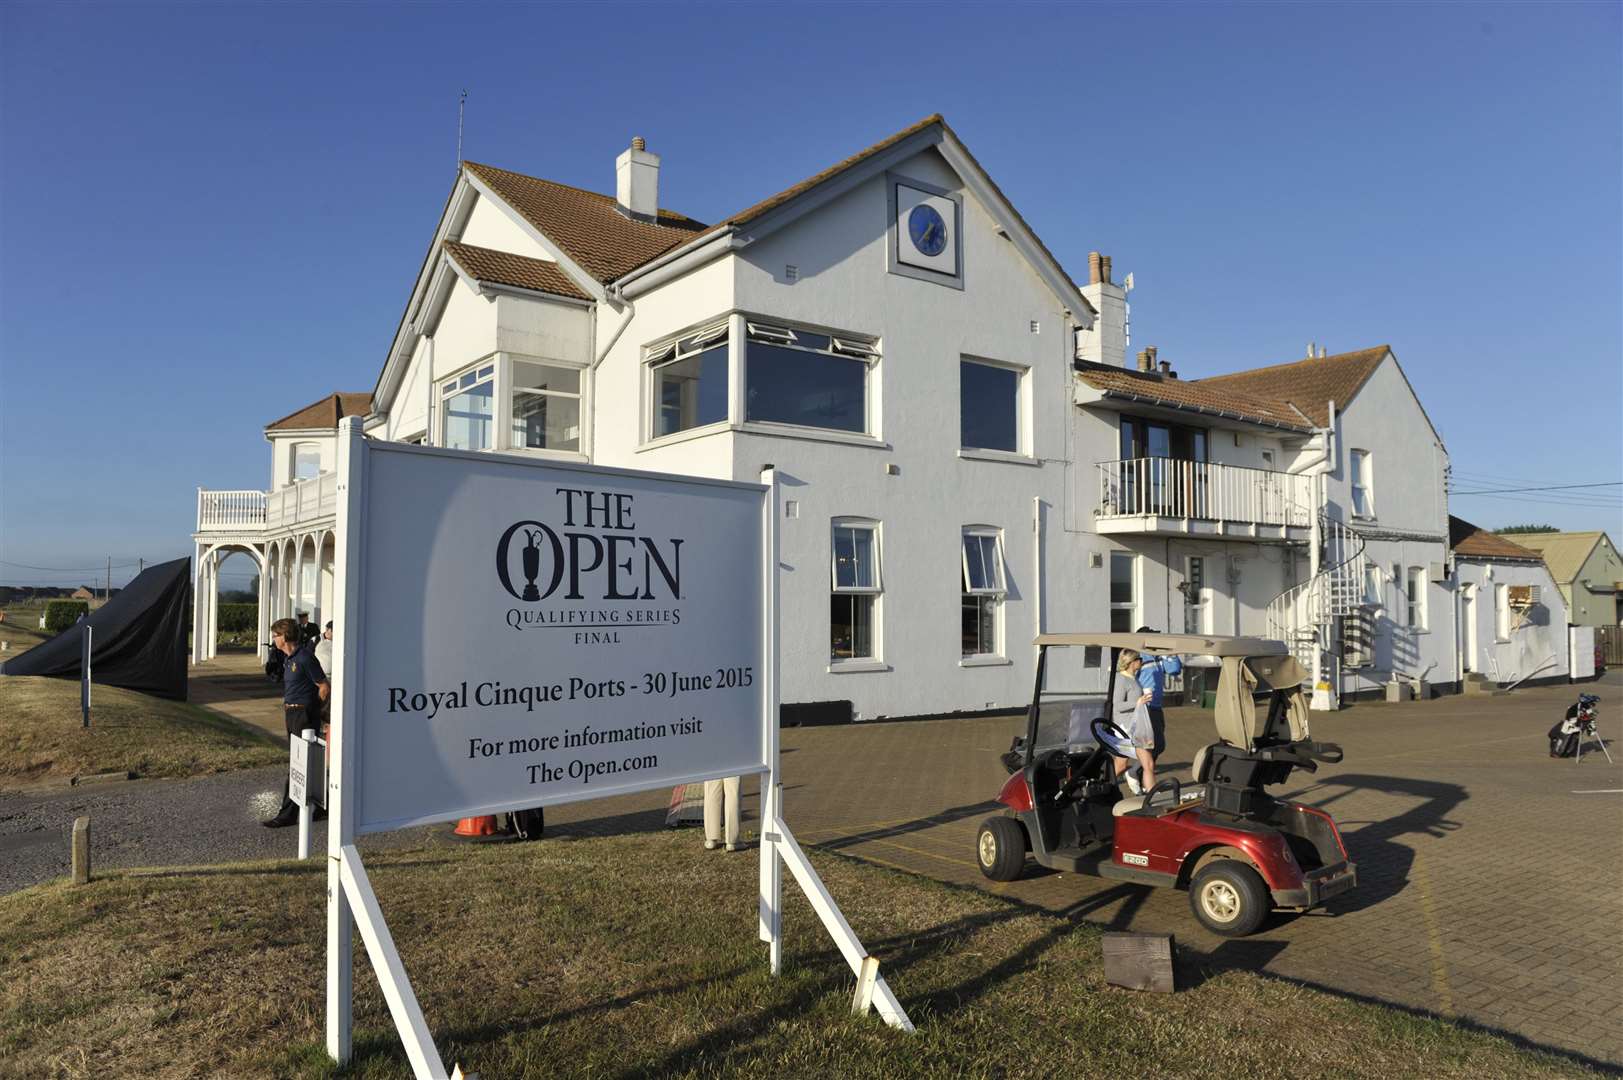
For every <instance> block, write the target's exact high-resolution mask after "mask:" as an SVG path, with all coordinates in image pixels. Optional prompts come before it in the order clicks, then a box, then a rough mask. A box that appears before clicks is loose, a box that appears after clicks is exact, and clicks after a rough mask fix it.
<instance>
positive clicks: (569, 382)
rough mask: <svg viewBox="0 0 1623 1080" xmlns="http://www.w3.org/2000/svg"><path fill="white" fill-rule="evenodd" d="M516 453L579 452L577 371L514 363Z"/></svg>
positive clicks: (578, 374)
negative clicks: (540, 451)
mask: <svg viewBox="0 0 1623 1080" xmlns="http://www.w3.org/2000/svg"><path fill="white" fill-rule="evenodd" d="M512 448H513V449H515V450H518V449H526V450H575V451H579V450H580V369H579V368H573V367H562V366H560V365H556V364H541V363H535V362H533V361H530V360H514V361H513V427H512Z"/></svg>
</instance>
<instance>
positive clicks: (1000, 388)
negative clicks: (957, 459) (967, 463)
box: [958, 360, 1021, 454]
mask: <svg viewBox="0 0 1623 1080" xmlns="http://www.w3.org/2000/svg"><path fill="white" fill-rule="evenodd" d="M1020 377H1021V372H1020V371H1019V370H1018V369H1016V368H1011V367H1002V366H999V365H997V364H986V363H982V362H980V361H976V360H960V361H959V362H958V445H959V446H961V447H963V448H964V449H966V450H1006V451H1008V452H1009V453H1011V454H1018V453H1020V452H1021V445H1020Z"/></svg>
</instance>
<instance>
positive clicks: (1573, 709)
mask: <svg viewBox="0 0 1623 1080" xmlns="http://www.w3.org/2000/svg"><path fill="white" fill-rule="evenodd" d="M1599 700H1600V698H1598V697H1596V696H1595V695H1594V694H1579V695H1578V700H1577V702H1575V703H1574V704H1572V705H1569V706H1567V714H1566V716H1564V717H1562V719H1561V722H1560V723H1558V724H1556V725H1555V726H1554V727H1552V728H1550V730H1549V731H1548V732H1547V734H1548V735H1549V737H1550V756H1551V757H1560V758H1568V757H1572V756H1573V755H1575V754H1577V753H1578V740H1579V739H1582V738H1583V737H1585V736H1593V735H1595V733H1596V732H1595V702H1597V701H1599Z"/></svg>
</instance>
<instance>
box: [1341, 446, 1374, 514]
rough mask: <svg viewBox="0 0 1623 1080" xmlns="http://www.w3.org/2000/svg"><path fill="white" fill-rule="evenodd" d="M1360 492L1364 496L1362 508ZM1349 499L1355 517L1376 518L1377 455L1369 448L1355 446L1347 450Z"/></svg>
mask: <svg viewBox="0 0 1623 1080" xmlns="http://www.w3.org/2000/svg"><path fill="white" fill-rule="evenodd" d="M1360 492H1362V493H1363V496H1364V498H1363V503H1364V508H1363V509H1362V510H1360V509H1359V508H1358V502H1359V499H1358V495H1359V493H1360ZM1347 499H1348V502H1349V503H1350V504H1351V510H1352V516H1353V517H1355V518H1359V519H1362V520H1365V521H1373V520H1374V519H1375V455H1374V454H1371V453H1370V452H1369V451H1368V450H1364V449H1360V448H1358V447H1353V448H1351V449H1349V450H1348V452H1347Z"/></svg>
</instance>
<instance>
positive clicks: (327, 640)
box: [315, 619, 332, 741]
mask: <svg viewBox="0 0 1623 1080" xmlns="http://www.w3.org/2000/svg"><path fill="white" fill-rule="evenodd" d="M315 653H316V663H318V664H320V665H321V670H322V671H323V672H325V673H326V675H327V685H328V686H329V687H331V685H332V620H331V619H328V620H327V625H326V626H325V627H323V628H322V631H321V640H319V641H317V642H316V647H315ZM331 723H332V695H331V694H330V693H329V694H328V696H327V699H326V700H325V701H323V702H322V703H321V726H320V728H319V730H320V732H321V738H322V740H323V741H325V740H326V738H327V728H328V726H329V725H330V724H331Z"/></svg>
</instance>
